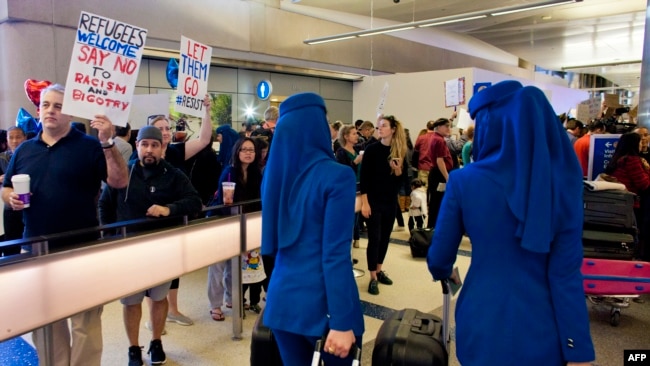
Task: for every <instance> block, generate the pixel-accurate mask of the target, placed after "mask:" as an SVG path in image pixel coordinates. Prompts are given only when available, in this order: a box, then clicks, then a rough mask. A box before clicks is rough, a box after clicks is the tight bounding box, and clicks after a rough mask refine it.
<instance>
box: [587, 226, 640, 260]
mask: <svg viewBox="0 0 650 366" xmlns="http://www.w3.org/2000/svg"><path fill="white" fill-rule="evenodd" d="M635 245H636V239H635V237H634V236H633V235H631V234H626V233H612V232H607V231H593V230H583V231H582V249H583V255H584V257H585V258H604V259H622V260H630V259H632V257H633V256H634V247H635Z"/></svg>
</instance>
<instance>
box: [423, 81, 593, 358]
mask: <svg viewBox="0 0 650 366" xmlns="http://www.w3.org/2000/svg"><path fill="white" fill-rule="evenodd" d="M469 106H470V113H471V114H472V117H475V118H476V133H475V135H474V148H473V155H474V157H475V160H476V162H475V163H472V164H469V165H467V166H466V167H465V168H463V169H460V170H455V171H454V172H452V173H451V174H450V177H449V181H448V183H447V189H446V192H445V196H444V199H443V202H442V206H441V208H440V214H439V216H438V221H437V223H436V228H435V232H434V236H433V239H432V241H431V247H430V248H429V253H428V256H427V263H428V266H429V271H430V272H431V274H432V275H433V277H434V278H435V279H443V278H448V277H449V276H450V274H451V270H452V266H453V263H454V261H455V260H456V255H457V251H458V246H459V243H460V240H461V238H462V235H463V233H465V232H466V233H467V234H468V235H469V237H470V239H471V242H472V262H471V265H470V268H469V271H468V273H467V277H466V279H465V283H464V286H463V289H462V290H461V293H460V295H459V297H458V303H457V305H456V339H457V340H458V341H457V346H456V350H457V355H458V359H459V361H460V362H461V364H462V365H463V366H472V365H540V366H542V365H543V366H551V365H553V366H559V365H564V364H565V363H566V362H569V361H573V362H589V361H593V360H594V358H595V355H594V348H593V344H592V341H591V336H590V333H589V317H588V313H587V306H586V304H585V296H584V290H583V285H582V275H581V273H580V268H581V265H582V217H583V213H582V195H581V194H582V180H581V176H580V175H581V173H580V168H579V165H578V162H577V159H576V157H575V154H573V153H572V151H571V143H570V142H569V140H568V138H567V137H566V133H564V130H563V128H562V126H561V125H560V123H559V122H558V121H557V118H556V117H555V114H554V112H553V109H552V107H551V106H550V104H548V101H547V100H546V97H545V96H544V94H543V93H542V92H541V91H540V90H539V89H537V88H531V87H527V88H523V87H522V86H521V84H519V83H517V82H512V81H506V82H502V83H499V84H496V85H495V86H493V87H491V88H487V89H485V90H483V91H481V92H479V93H477V94H476V95H475V96H474V98H472V100H471V101H470V104H469Z"/></svg>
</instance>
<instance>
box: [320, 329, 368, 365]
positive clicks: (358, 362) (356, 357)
mask: <svg viewBox="0 0 650 366" xmlns="http://www.w3.org/2000/svg"><path fill="white" fill-rule="evenodd" d="M325 339H326V336H323V338H321V339H319V340H317V341H316V347H314V356H313V357H312V359H311V366H319V365H320V354H321V352H323V347H325ZM350 352H354V353H353V355H354V360H352V366H359V365H361V348H359V346H357V345H356V344H353V345H352V348H350Z"/></svg>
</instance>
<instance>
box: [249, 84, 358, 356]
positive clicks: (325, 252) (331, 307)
mask: <svg viewBox="0 0 650 366" xmlns="http://www.w3.org/2000/svg"><path fill="white" fill-rule="evenodd" d="M273 141H275V142H274V143H273V144H272V145H271V151H270V152H269V160H268V163H267V165H266V170H265V172H264V178H263V180H262V208H263V209H262V254H266V255H273V256H275V260H276V261H275V268H274V270H273V276H272V277H271V281H270V284H269V289H268V294H267V297H266V308H265V310H264V323H265V324H266V325H267V326H268V327H269V328H271V330H272V331H273V335H274V336H275V338H276V340H277V342H278V346H279V349H280V354H281V356H282V361H283V362H284V365H286V366H293V365H296V366H297V365H300V366H302V365H308V364H309V363H310V362H311V359H312V354H313V351H314V346H315V344H316V341H317V340H318V339H320V338H321V337H322V336H323V335H326V341H325V344H324V351H325V352H324V353H323V355H324V356H323V358H324V359H325V363H326V364H327V365H349V364H350V362H351V357H352V354H353V352H350V349H351V347H352V345H353V344H355V343H356V345H357V346H361V335H362V334H363V330H364V324H363V313H362V311H361V302H360V301H359V290H358V289H357V284H356V282H355V280H354V276H353V274H352V257H351V254H350V234H352V226H353V219H354V201H355V195H356V193H355V189H354V187H355V181H356V179H355V175H354V172H353V171H352V170H351V169H350V168H349V167H347V166H345V165H342V164H339V163H338V162H337V161H336V160H335V159H334V154H332V141H331V139H330V132H329V126H328V124H327V118H326V110H325V103H324V101H323V99H322V98H321V97H320V96H318V95H316V94H313V93H303V94H297V95H294V96H291V97H289V98H288V99H287V100H285V101H284V102H283V103H282V104H281V105H280V119H279V120H278V123H277V125H276V128H275V133H274V135H273Z"/></svg>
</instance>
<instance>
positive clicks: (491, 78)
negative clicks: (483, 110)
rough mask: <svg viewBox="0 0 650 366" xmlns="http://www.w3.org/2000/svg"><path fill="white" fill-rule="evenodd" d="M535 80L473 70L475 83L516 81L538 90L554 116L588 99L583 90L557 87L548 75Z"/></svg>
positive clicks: (541, 75) (555, 80) (536, 76)
mask: <svg viewBox="0 0 650 366" xmlns="http://www.w3.org/2000/svg"><path fill="white" fill-rule="evenodd" d="M549 78H552V79H549ZM535 79H536V80H528V79H523V78H518V77H514V76H510V75H505V74H500V73H497V72H492V71H487V70H481V69H474V80H475V82H477V83H485V82H492V83H497V82H499V81H503V80H517V81H519V82H520V83H522V84H523V85H524V86H528V85H532V86H536V87H538V88H540V89H541V90H543V91H544V94H546V97H547V98H549V101H550V102H551V105H552V106H553V109H554V110H555V113H556V114H558V115H559V114H562V113H565V112H568V111H569V110H571V109H575V108H576V107H577V105H578V104H580V102H582V101H583V100H587V99H589V93H588V92H586V91H583V90H578V89H571V88H568V87H567V86H563V85H559V84H558V82H557V80H562V79H559V78H553V77H551V76H548V75H543V74H535Z"/></svg>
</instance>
